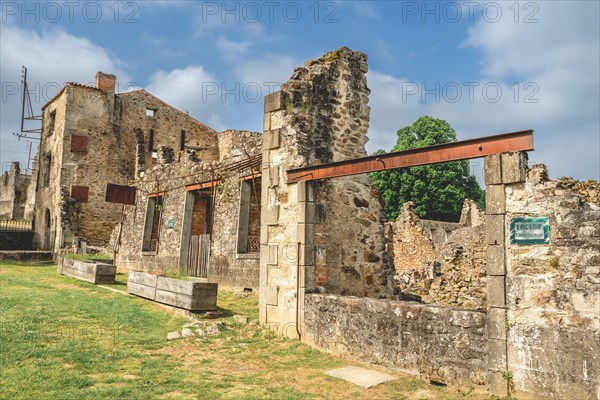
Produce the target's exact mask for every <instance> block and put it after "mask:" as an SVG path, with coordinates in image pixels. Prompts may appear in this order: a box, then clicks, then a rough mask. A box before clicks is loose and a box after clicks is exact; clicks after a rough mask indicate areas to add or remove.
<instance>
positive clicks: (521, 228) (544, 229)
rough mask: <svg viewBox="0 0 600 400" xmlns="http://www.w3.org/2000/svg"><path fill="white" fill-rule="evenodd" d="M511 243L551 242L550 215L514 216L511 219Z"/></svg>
mask: <svg viewBox="0 0 600 400" xmlns="http://www.w3.org/2000/svg"><path fill="white" fill-rule="evenodd" d="M510 243H511V244H548V243H550V221H549V220H548V217H535V218H512V219H511V220H510Z"/></svg>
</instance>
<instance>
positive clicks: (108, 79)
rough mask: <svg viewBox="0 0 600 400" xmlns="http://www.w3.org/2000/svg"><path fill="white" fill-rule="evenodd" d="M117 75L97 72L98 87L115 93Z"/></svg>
mask: <svg viewBox="0 0 600 400" xmlns="http://www.w3.org/2000/svg"><path fill="white" fill-rule="evenodd" d="M116 80H117V77H116V76H115V75H113V74H105V73H104V72H100V71H98V72H97V73H96V89H100V90H102V91H103V92H106V93H115V82H116Z"/></svg>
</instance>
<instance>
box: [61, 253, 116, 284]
mask: <svg viewBox="0 0 600 400" xmlns="http://www.w3.org/2000/svg"><path fill="white" fill-rule="evenodd" d="M56 271H57V272H58V273H59V274H61V275H66V276H70V277H72V278H76V279H79V280H81V281H86V282H90V283H93V284H95V285H97V284H114V283H115V275H116V273H117V267H116V266H115V265H112V264H107V263H106V262H102V261H92V260H87V261H80V260H71V259H68V258H63V259H62V260H60V262H59V263H58V265H57V266H56Z"/></svg>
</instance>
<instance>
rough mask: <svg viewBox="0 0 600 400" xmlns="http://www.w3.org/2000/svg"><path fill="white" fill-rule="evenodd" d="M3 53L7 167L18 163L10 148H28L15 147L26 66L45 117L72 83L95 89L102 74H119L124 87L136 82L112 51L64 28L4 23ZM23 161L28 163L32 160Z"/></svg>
mask: <svg viewBox="0 0 600 400" xmlns="http://www.w3.org/2000/svg"><path fill="white" fill-rule="evenodd" d="M0 48H1V49H2V57H0V80H1V81H2V108H1V112H0V115H1V120H2V121H1V125H0V129H1V132H2V135H1V138H2V142H1V143H2V148H1V149H0V150H1V151H2V162H7V161H11V159H13V158H15V155H14V154H12V153H10V154H9V153H7V151H8V150H9V149H11V148H19V146H21V147H24V143H23V142H21V145H19V144H17V142H15V143H13V139H14V136H13V135H12V132H16V131H17V130H18V129H19V128H20V115H21V90H22V89H21V83H20V82H21V66H22V65H25V66H26V67H27V68H28V84H29V87H30V92H31V99H32V101H33V109H34V112H35V113H36V114H40V113H41V110H40V109H41V107H42V106H43V105H44V104H45V103H46V102H48V101H49V100H50V99H51V98H52V97H53V96H54V95H55V94H56V93H57V92H58V90H60V88H62V86H64V84H65V83H66V82H79V83H83V84H91V85H93V84H94V80H95V75H96V72H98V71H103V72H107V73H114V74H116V75H117V83H118V86H119V87H121V88H123V87H125V86H126V85H127V84H128V82H130V80H131V78H130V76H129V75H128V74H127V73H126V72H125V65H124V63H122V62H121V61H120V60H119V59H118V58H116V57H115V56H114V55H112V54H111V53H110V52H109V51H107V50H106V49H104V48H102V47H101V46H98V45H97V44H95V43H93V42H92V41H90V40H89V39H87V38H84V37H78V36H75V35H71V34H69V33H67V32H65V31H63V30H60V29H49V30H44V31H42V32H36V31H35V30H28V29H21V28H19V27H16V26H13V25H10V24H4V25H3V26H2V34H1V35H0ZM31 127H33V126H31ZM15 140H16V139H15ZM34 144H35V142H34ZM17 158H19V160H23V159H24V158H26V155H23V154H21V155H19V156H18V157H17Z"/></svg>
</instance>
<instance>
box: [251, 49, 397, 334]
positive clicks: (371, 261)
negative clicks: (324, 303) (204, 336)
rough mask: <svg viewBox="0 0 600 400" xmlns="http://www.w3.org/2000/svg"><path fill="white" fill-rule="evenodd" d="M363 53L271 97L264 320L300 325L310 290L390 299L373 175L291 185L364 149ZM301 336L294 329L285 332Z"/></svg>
mask: <svg viewBox="0 0 600 400" xmlns="http://www.w3.org/2000/svg"><path fill="white" fill-rule="evenodd" d="M366 72H367V63H366V56H365V55H364V54H363V53H359V52H353V51H351V50H350V49H348V48H341V49H339V50H337V51H335V52H331V53H327V54H326V55H324V56H322V57H319V58H318V59H315V60H311V61H308V62H306V63H305V64H304V67H301V68H296V70H295V71H294V73H293V75H292V77H291V79H290V80H289V81H287V82H286V83H284V84H283V85H282V86H281V90H280V91H279V92H276V93H273V94H271V95H269V96H267V97H265V116H264V131H265V132H264V134H263V137H264V140H263V172H262V226H261V285H260V286H261V293H260V304H261V305H260V314H261V317H260V318H261V322H263V323H270V324H274V325H277V326H279V327H280V329H283V327H284V326H288V324H290V323H291V324H293V325H294V326H297V327H298V328H299V326H298V325H301V323H302V322H301V320H302V304H303V296H304V291H305V290H316V288H317V287H319V288H320V289H317V290H324V291H327V292H330V293H340V294H342V293H343V294H347V295H360V296H370V297H388V296H393V290H394V287H393V284H394V282H393V265H392V260H391V258H390V257H389V256H388V254H387V253H386V251H385V236H384V230H383V216H382V208H381V205H380V204H379V201H378V199H377V195H376V194H375V193H374V192H373V191H372V189H371V186H370V182H369V178H368V177H367V176H353V177H347V178H339V179H335V180H330V181H323V182H319V183H317V184H313V183H306V182H300V183H288V182H287V179H286V174H285V171H286V170H288V169H293V168H298V167H304V166H308V165H318V164H323V163H329V162H333V161H339V160H345V159H350V158H355V157H360V156H364V155H366V151H365V147H364V145H365V143H366V141H367V138H366V131H367V128H368V123H369V106H368V94H369V89H368V88H367V85H366V78H365V74H366ZM285 334H287V335H291V336H293V335H296V334H297V332H296V331H295V330H291V331H287V330H286V332H285Z"/></svg>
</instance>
